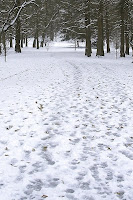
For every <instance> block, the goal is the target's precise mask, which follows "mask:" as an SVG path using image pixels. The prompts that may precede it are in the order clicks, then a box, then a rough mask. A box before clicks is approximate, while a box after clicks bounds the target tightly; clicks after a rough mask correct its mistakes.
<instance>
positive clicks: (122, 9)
mask: <svg viewBox="0 0 133 200" xmlns="http://www.w3.org/2000/svg"><path fill="white" fill-rule="evenodd" d="M120 15H121V23H120V28H121V47H120V57H125V52H124V1H123V0H122V1H121V7H120Z"/></svg>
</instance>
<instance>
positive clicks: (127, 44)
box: [125, 25, 129, 55]
mask: <svg viewBox="0 0 133 200" xmlns="http://www.w3.org/2000/svg"><path fill="white" fill-rule="evenodd" d="M125 29H126V33H125V42H126V51H125V53H126V54H127V55H129V33H128V29H127V25H126V26H125Z"/></svg>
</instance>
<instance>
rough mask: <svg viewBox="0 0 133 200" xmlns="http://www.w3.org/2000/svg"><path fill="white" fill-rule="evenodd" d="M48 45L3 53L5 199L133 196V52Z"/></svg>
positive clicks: (0, 105)
mask: <svg viewBox="0 0 133 200" xmlns="http://www.w3.org/2000/svg"><path fill="white" fill-rule="evenodd" d="M47 50H48V51H47ZM47 50H45V49H40V50H39V51H38V50H33V49H31V48H27V49H26V48H25V49H24V50H23V53H22V54H15V53H14V52H13V51H10V52H9V53H8V54H9V55H8V58H7V62H6V63H5V62H4V58H3V57H2V58H0V93H1V95H0V98H1V99H0V100H1V101H0V199H1V200H26V199H27V200H31V199H35V200H43V199H47V200H60V199H61V200H102V199H105V200H117V199H122V200H132V199H133V64H132V63H131V59H132V58H131V57H127V58H118V59H117V60H116V59H115V55H114V53H111V54H109V55H106V56H105V57H104V58H97V57H95V55H93V56H92V57H91V58H87V57H85V56H84V49H78V50H77V51H74V49H72V48H61V47H60V48H56V47H54V48H52V47H50V48H49V49H47Z"/></svg>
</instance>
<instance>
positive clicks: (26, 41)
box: [25, 35, 28, 47]
mask: <svg viewBox="0 0 133 200" xmlns="http://www.w3.org/2000/svg"><path fill="white" fill-rule="evenodd" d="M25 46H26V47H28V38H27V35H26V37H25Z"/></svg>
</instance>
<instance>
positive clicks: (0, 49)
mask: <svg viewBox="0 0 133 200" xmlns="http://www.w3.org/2000/svg"><path fill="white" fill-rule="evenodd" d="M1 36H2V33H1V32H0V55H1V54H2V48H1Z"/></svg>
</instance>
